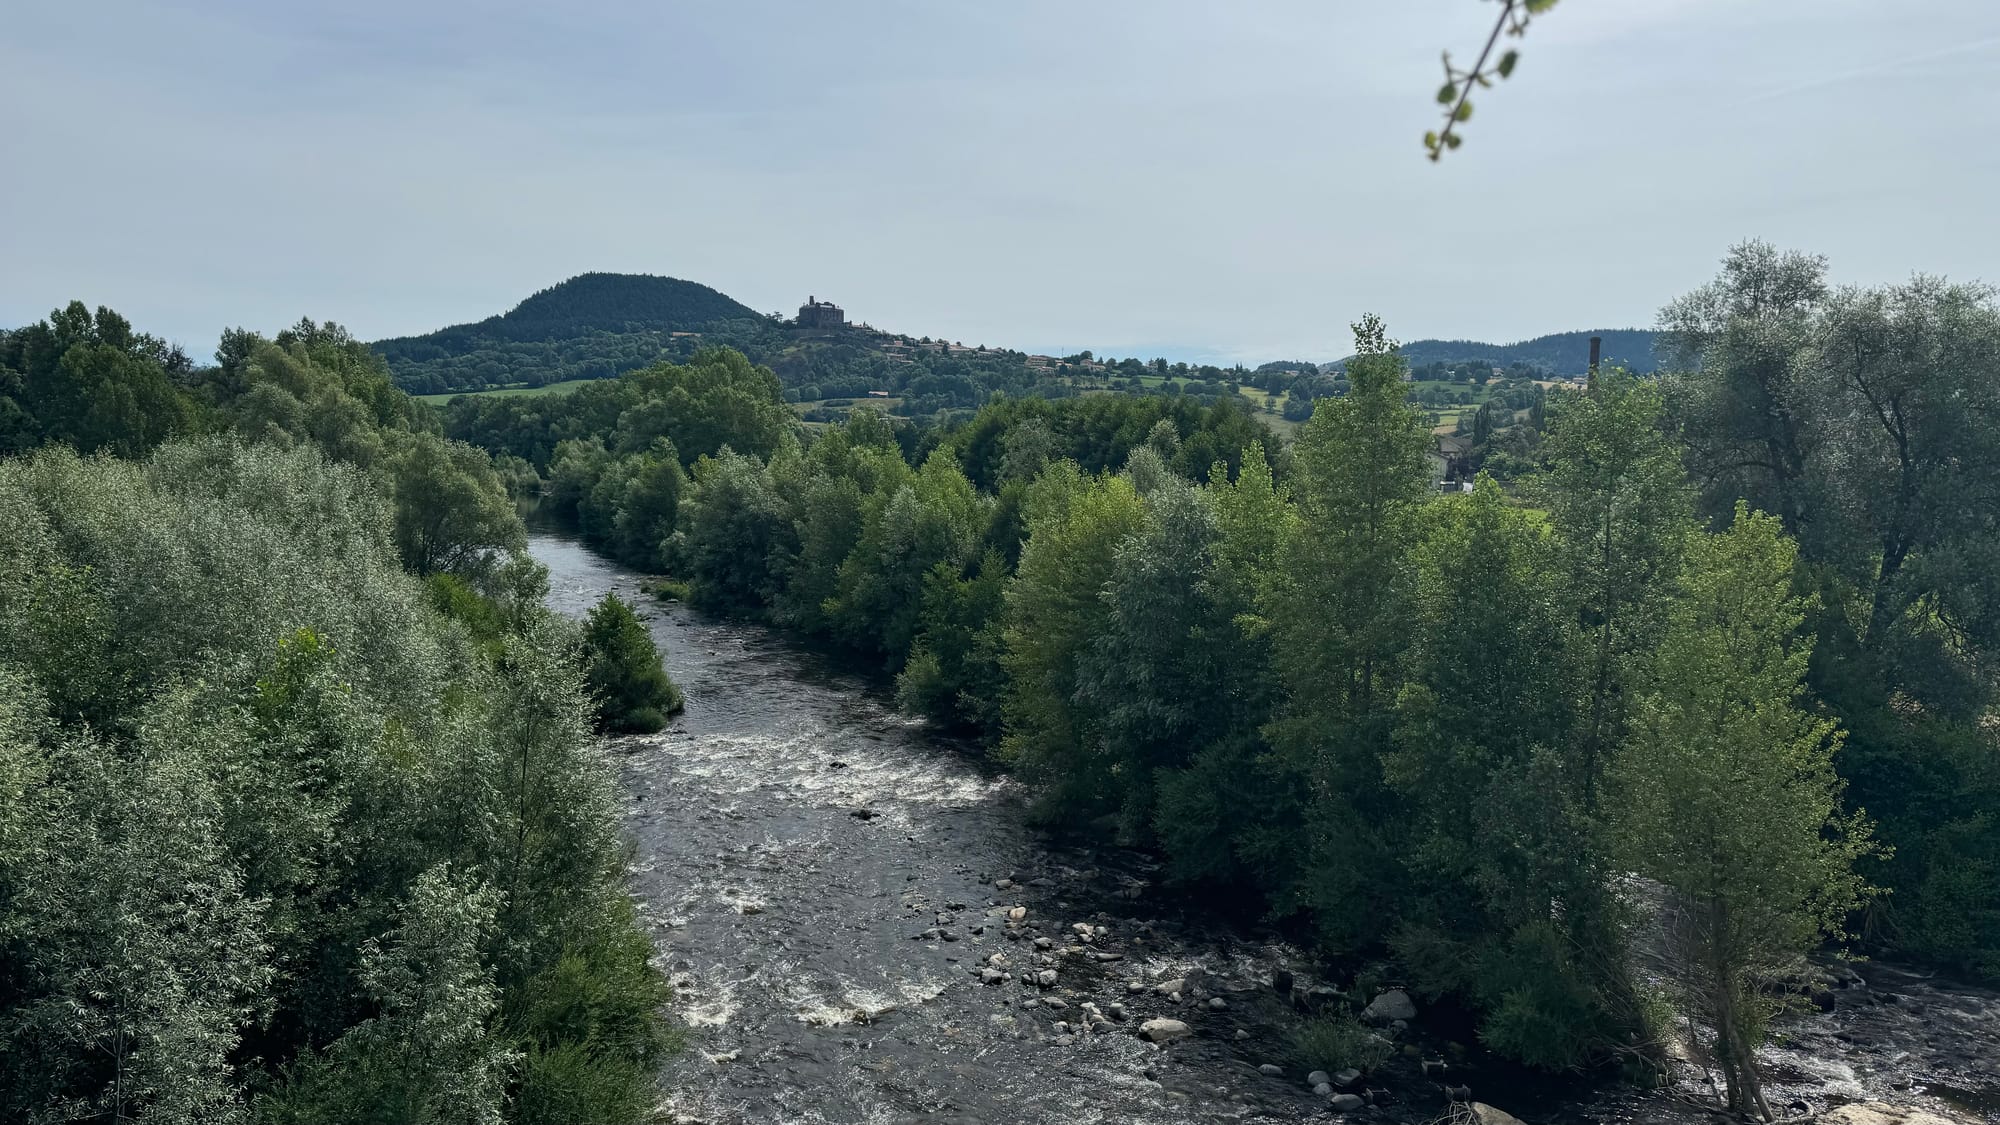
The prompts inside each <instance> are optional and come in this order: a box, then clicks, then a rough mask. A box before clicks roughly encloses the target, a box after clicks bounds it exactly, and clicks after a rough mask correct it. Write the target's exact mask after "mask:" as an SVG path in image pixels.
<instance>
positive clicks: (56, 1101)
mask: <svg viewBox="0 0 2000 1125" xmlns="http://www.w3.org/2000/svg"><path fill="white" fill-rule="evenodd" d="M218 361H219V362H218V363H217V365H216V366H214V367H211V368H196V367H195V366H194V365H193V364H191V363H189V362H187V360H186V358H185V357H184V356H182V355H180V354H179V353H178V352H176V351H174V350H173V349H169V348H166V347H164V346H163V345H161V344H160V343H159V342H158V341H157V340H154V339H151V338H149V337H147V336H144V335H142V334H138V333H135V332H133V331H132V330H131V328H130V326H129V325H128V324H127V323H126V322H125V321H124V320H123V319H122V318H120V317H118V316H117V315H116V314H114V313H111V312H109V311H108V310H103V309H100V310H98V311H97V312H96V313H94V314H93V313H91V312H90V311H89V310H87V309H86V308H85V307H84V306H82V305H81V304H72V305H70V306H68V307H67V308H64V309H61V310H58V311H57V312H56V313H54V314H53V315H52V316H51V317H50V318H49V319H48V320H47V321H44V322H42V323H39V324H36V325H32V326H30V327H28V328H25V329H21V330H19V331H15V332H11V333H5V334H0V444H4V446H5V448H6V450H7V452H8V453H9V456H8V457H7V458H6V459H5V460H4V461H0V519H4V524H5V530H4V532H0V1118H5V1119H6V1120H9V1121H22V1122H61V1121H145V1122H159V1123H170V1122H173V1123H180V1122H185V1123H203V1125H207V1123H213V1122H228V1121H246V1122H248V1121H254V1122H269V1123H274V1125H275V1123H281V1122H282V1123H292V1125H306V1123H319V1122H323V1123H327V1125H335V1123H346V1122H357V1121H376V1122H411V1123H416V1122H438V1123H446V1122H449V1123H454V1125H459V1123H470V1122H501V1121H510V1122H522V1123H527V1122H549V1123H556V1122H562V1123H573V1122H578V1121H596V1122H620V1121H640V1120H645V1119H648V1118H649V1117H650V1115H651V1110H652V1105H653V1101H654V1074H655V1072H656V1069H657V1063H658V1060H659V1059H660V1057H661V1055H662V1053H663V1052H664V1051H666V1050H667V1049H669V1048H670V1047H671V1046H672V1037H671V1035H670V1033H669V1031H668V1028H667V1025H666V1023H665V1022H664V1012H665V1004H666V1001H667V995H666V988H665V984H664V981H663V979H662V977H661V976H660V975H659V974H658V973H657V972H656V971H655V970H654V969H653V968H652V967H651V966H650V964H649V958H650V955H651V947H650V944H649V942H648V941H647V939H646V937H645V935H644V933H643V932H642V931H641V930H640V929H639V928H638V927H637V925H636V922H635V918H634V911H633V907H632V903H631V901H630V899H629V898H628V896H627V894H626V891H625V885H624V876H625V870H624V866H625V865H624V855H625V853H624V847H623V844H622V841H621V840H620V838H619V837H618V835H617V828H616V821H615V819H614V818H615V809H614V804H613V802H614V796H613V792H612V789H611V783H610V780H609V774H608V773H607V771H606V770H605V768H604V767H603V766H602V764H601V763H600V762H599V760H598V758H597V756H596V752H595V750H594V748H593V741H592V732H591V718H592V713H593V709H594V708H606V707H609V708H613V710H612V711H611V712H610V714H609V715H608V716H607V725H609V726H613V727H618V726H624V725H631V724H632V723H633V722H635V721H636V722H637V723H639V724H640V725H644V724H646V723H648V722H656V721H657V714H656V713H651V714H649V713H648V711H649V709H655V711H656V709H657V708H659V707H661V706H663V705H670V704H671V700H672V696H671V690H670V686H669V685H665V684H664V682H663V681H662V680H661V679H660V676H661V673H660V670H659V659H658V656H657V654H656V653H654V652H653V651H652V649H651V646H650V643H649V642H647V643H646V644H645V647H644V648H643V649H640V648H639V647H638V646H637V645H635V644H634V643H633V641H632V639H631V637H630V636H629V634H628V633H627V631H626V630H624V629H622V628H620V627H619V626H620V625H621V624H622V622H621V621H619V620H618V619H617V613H618V612H619V607H607V609H606V619H607V622H608V624H607V625H606V627H605V628H603V629H600V630H595V631H593V632H592V633H591V634H589V635H583V634H579V633H578V632H577V631H576V630H575V629H574V628H572V627H570V626H568V625H566V624H564V623H563V622H561V621H559V620H557V619H556V618H554V617H553V616H552V615H551V614H550V613H549V612H548V611H547V610H545V609H544V608H543V607H542V605H541V596H542V593H543V590H544V589H545V585H546V580H545V577H544V572H543V571H542V569H541V568H540V566H539V565H538V564H535V563H534V562H533V561H532V560H530V559H528V558H527V557H526V556H525V555H524V554H523V553H522V549H523V547H524V544H525V535H524V532H523V529H522V527H521V524H520V521H519V519H518V518H517V516H516V515H515V512H514V508H513V506H512V505H511V503H509V501H508V500H507V497H506V495H505V493H504V491H503V489H502V488H501V485H500V481H499V478H498V477H497V476H496V475H495V473H494V471H493V469H492V467H491V464H490V460H489V458H488V457H487V455H486V454H485V453H484V452H482V451H480V450H477V449H473V448H471V447H468V446H464V445H461V444H458V443H454V442H448V441H446V440H445V439H443V438H442V437H440V436H439V435H438V434H437V433H436V432H435V428H436V427H435V423H434V422H433V421H432V420H431V417H430V415H429V413H428V412H427V410H426V409H425V408H423V407H421V406H419V405H417V404H414V403H412V402H411V401H410V400H409V399H407V398H406V397H405V396H404V395H403V394H402V393H401V392H399V391H396V390H394V389H393V388H392V387H391V386H390V385H389V382H388V380H387V378H386V375H385V372H384V371H383V370H382V368H381V365H380V362H379V361H378V360H376V359H375V358H374V357H373V356H372V355H371V354H370V353H369V352H368V351H367V350H366V349H365V348H363V347H362V346H360V345H359V344H357V343H355V342H354V341H352V340H350V339H348V338H347V336H346V334H345V333H343V332H341V331H340V330H339V329H338V328H337V327H335V326H333V325H319V324H314V323H312V322H310V321H306V322H301V323H300V324H299V325H298V326H296V327H294V328H292V329H290V330H287V331H286V332H283V333H281V334H279V335H278V337H277V338H276V339H274V340H267V339H263V338H261V337H258V336H255V335H252V334H249V333H243V332H233V333H230V334H229V335H227V336H226V337H225V338H224V340H223V342H222V347H221V349H220V352H219V354H218ZM600 633H601V634H605V635H606V637H607V638H608V639H609V643H608V644H600V643H594V642H596V641H598V640H599V639H600V637H599V634H600ZM639 640H640V641H641V642H644V641H645V638H644V635H643V634H641V636H640V638H639ZM586 667H588V668H589V669H590V680H589V681H588V682H589V683H590V684H594V685H602V684H604V683H607V682H614V683H616V684H618V685H619V688H618V693H617V694H616V695H612V694H609V693H605V692H601V691H600V693H599V694H598V695H597V696H596V697H595V698H593V695H592V693H591V692H590V690H589V689H588V687H587V681H586V677H585V668H586ZM621 707H622V708H623V709H618V708H621ZM634 716H636V719H635V718H634Z"/></svg>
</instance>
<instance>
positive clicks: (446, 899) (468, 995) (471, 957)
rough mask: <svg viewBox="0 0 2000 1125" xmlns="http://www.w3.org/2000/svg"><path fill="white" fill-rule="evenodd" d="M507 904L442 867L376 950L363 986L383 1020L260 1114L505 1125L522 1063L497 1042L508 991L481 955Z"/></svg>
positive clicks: (308, 1065)
mask: <svg viewBox="0 0 2000 1125" xmlns="http://www.w3.org/2000/svg"><path fill="white" fill-rule="evenodd" d="M495 903H496V896H495V895H494V894H493V892H492V891H491V890H490V889H487V888H483V887H481V886H479V885H478V884H476V883H465V882H461V881H459V880H458V879H456V878H454V876H453V875H452V873H451V872H450V870H449V869H447V868H445V867H442V866H439V867H435V868H432V869H431V870H429V871H426V872H424V874H423V875H422V876H421V877H420V878H419V879H418V880H417V882H416V885H415V886H414V887H413V888H412V889H411V893H410V898H409V901H408V903H407V904H406V906H405V909H404V911H403V915H402V917H403V920H402V922H401V923H400V924H399V925H398V926H397V927H396V928H395V929H394V930H393V931H391V932H390V933H389V934H388V935H387V937H386V939H385V940H380V941H378V940H374V939H370V941H369V942H368V943H367V944H366V946H365V947H364V948H363V949H362V952H361V964H360V972H359V977H360V981H361V984H362V986H363V987H365V988H366V989H367V990H368V993H369V995H370V996H371V997H372V998H373V999H374V1001H375V1003H376V1004H377V1005H378V1007H379V1009H380V1014H379V1015H376V1016H374V1017H372V1018H370V1019H367V1020H364V1021H362V1022H361V1023H359V1024H357V1025H355V1026H354V1028H353V1029H351V1030H349V1031H348V1032H347V1033H346V1034H345V1035H343V1036H341V1037H340V1039H339V1040H337V1041H336V1042H335V1043H334V1044H333V1045H332V1046H331V1047H330V1048H329V1049H328V1050H327V1051H326V1053H325V1054H324V1055H323V1056H317V1057H312V1058H309V1059H308V1060H306V1061H305V1062H303V1063H302V1064H301V1065H299V1066H298V1067H296V1068H295V1069H294V1070H293V1072H292V1073H291V1075H289V1076H288V1077H289V1082H288V1083H287V1084H286V1086H285V1087H284V1088H283V1089H282V1090H281V1091H280V1092H278V1093H276V1094H274V1095H272V1096H270V1097H267V1098H266V1099H264V1100H263V1101H261V1102H260V1103H259V1105H258V1107H257V1109H258V1115H259V1117H261V1118H262V1119H263V1120H264V1121H267V1122H271V1123H272V1125H335V1123H336V1122H345V1121H380V1122H393V1123H396V1125H499V1122H500V1121H501V1119H502V1117H501V1109H502V1099H503V1096H504V1093H505V1087H506V1082H507V1078H508V1076H509V1073H510V1072H511V1070H512V1068H513V1066H514V1063H515V1056H514V1054H513V1052H511V1051H510V1050H509V1049H508V1048H507V1046H506V1044H505V1042H504V1041H503V1040H502V1039H501V1038H499V1037H498V1036H496V1035H495V1034H494V1033H493V1016H494V1011H495V1009H496V1007H497V1005H498V1001H499V989H498V988H497V987H496V986H495V984H494V981H493V971H492V969H491V968H490V967H488V966H487V965H486V964H485V963H484V961H483V960H482V958H481V954H480V946H481V944H482V942H483V941H485V940H487V938H488V936H489V935H490V933H491V931H492V928H493V916H494V908H495Z"/></svg>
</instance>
